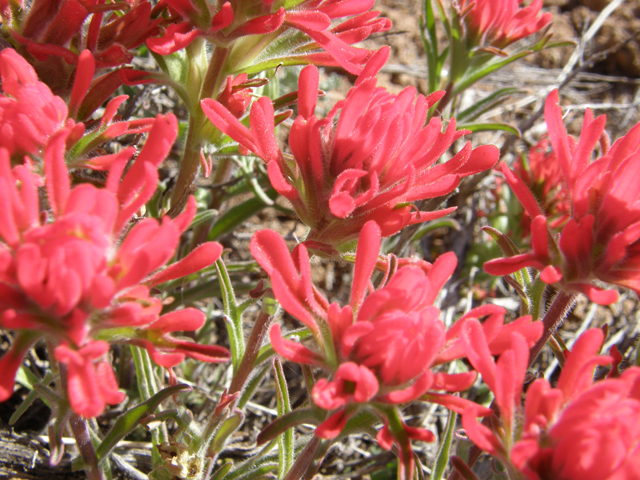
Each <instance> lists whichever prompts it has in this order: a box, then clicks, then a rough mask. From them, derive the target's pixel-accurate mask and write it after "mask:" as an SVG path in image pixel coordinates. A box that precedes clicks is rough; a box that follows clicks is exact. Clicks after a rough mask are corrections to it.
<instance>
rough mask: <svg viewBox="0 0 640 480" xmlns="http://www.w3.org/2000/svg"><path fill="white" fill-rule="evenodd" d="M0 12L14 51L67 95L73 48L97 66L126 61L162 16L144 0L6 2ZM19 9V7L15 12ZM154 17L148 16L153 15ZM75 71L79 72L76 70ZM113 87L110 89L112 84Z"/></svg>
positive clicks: (75, 60)
mask: <svg viewBox="0 0 640 480" xmlns="http://www.w3.org/2000/svg"><path fill="white" fill-rule="evenodd" d="M3 3H4V2H0V16H1V18H2V20H3V23H4V25H6V26H10V28H8V32H9V33H10V35H11V37H12V38H11V40H12V43H13V44H14V46H15V47H16V49H17V50H18V51H19V52H20V53H21V54H22V55H24V56H25V57H29V58H30V60H33V64H34V66H35V68H36V70H37V71H38V74H39V75H40V78H42V79H44V80H45V82H46V83H47V85H49V87H51V88H52V89H53V91H54V92H56V93H60V94H63V93H64V94H66V93H68V92H69V88H70V86H71V82H70V79H72V78H73V74H74V72H75V71H76V68H75V67H76V66H77V64H78V54H77V52H78V50H81V49H83V48H84V49H87V50H89V51H90V52H91V53H92V54H93V56H94V57H95V59H96V62H97V66H98V68H99V69H102V68H106V67H114V66H118V65H122V64H124V63H129V62H130V61H131V59H132V58H133V54H132V53H130V52H129V50H130V49H133V48H136V47H138V46H140V45H141V44H142V43H143V42H144V41H145V40H146V39H147V38H148V37H149V36H153V35H156V34H157V33H158V25H159V24H160V22H161V21H162V18H161V16H158V15H152V6H151V3H150V2H148V1H144V0H143V1H139V2H131V3H130V2H120V3H117V4H115V5H113V4H111V5H110V4H105V3H104V2H96V1H91V0H60V1H52V0H34V1H33V2H22V1H21V0H18V1H11V2H8V3H12V4H13V9H14V11H20V15H17V16H12V14H11V11H12V9H11V8H3ZM18 8H19V10H18ZM152 17H153V18H152ZM77 71H81V70H80V69H78V70H77ZM117 86H118V85H116V87H114V89H115V88H117Z"/></svg>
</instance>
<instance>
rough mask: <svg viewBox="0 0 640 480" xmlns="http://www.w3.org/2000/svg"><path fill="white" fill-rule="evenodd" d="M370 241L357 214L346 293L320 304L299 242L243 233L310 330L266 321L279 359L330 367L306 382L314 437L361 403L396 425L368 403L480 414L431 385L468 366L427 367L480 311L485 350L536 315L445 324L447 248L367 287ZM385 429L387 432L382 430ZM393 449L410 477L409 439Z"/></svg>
mask: <svg viewBox="0 0 640 480" xmlns="http://www.w3.org/2000/svg"><path fill="white" fill-rule="evenodd" d="M380 241H381V231H380V228H379V227H378V225H377V224H376V223H375V222H372V221H370V222H367V223H366V224H365V226H364V228H363V230H362V233H361V236H360V241H359V243H358V250H357V253H356V260H355V268H354V278H353V283H352V290H351V302H350V304H349V305H346V306H344V307H342V306H340V305H339V304H338V303H329V302H328V301H327V300H326V299H325V298H324V297H323V296H322V295H321V294H320V293H319V291H318V290H317V289H316V288H315V287H314V286H313V284H312V283H311V278H310V266H309V257H308V253H307V250H306V248H305V246H304V244H300V245H298V246H297V247H296V248H295V249H294V251H293V253H292V254H290V253H289V250H288V249H287V246H286V244H285V242H284V240H283V239H282V237H280V235H278V234H277V233H275V232H274V231H272V230H262V231H259V232H257V233H256V234H255V235H254V237H253V238H252V240H251V245H250V249H251V253H252V254H253V256H254V257H255V258H256V260H257V261H258V263H259V264H260V265H261V266H262V267H263V268H264V269H265V271H266V272H267V273H268V274H269V276H270V278H271V285H272V288H273V292H274V294H275V297H276V299H277V300H278V301H279V302H280V304H281V305H282V307H283V308H284V309H285V310H286V311H287V312H288V313H290V314H291V315H292V316H293V317H295V318H296V319H298V320H299V321H300V322H302V323H303V324H304V325H305V326H306V327H307V328H308V329H309V330H310V332H311V334H312V336H313V339H314V341H313V342H309V343H304V344H301V343H297V342H294V341H292V340H288V339H285V338H283V337H282V336H281V333H280V332H281V330H280V326H279V325H274V326H273V327H272V329H271V332H270V339H271V344H272V345H273V347H274V349H275V350H276V352H278V353H279V354H280V355H282V356H283V357H284V358H286V359H288V360H291V361H293V362H297V363H301V364H306V365H313V366H316V367H320V368H322V369H323V370H325V371H326V372H327V373H328V374H329V375H330V376H329V377H327V378H321V379H320V380H318V381H317V382H316V384H315V386H314V387H313V391H312V398H313V401H314V402H315V404H316V405H317V406H319V407H320V408H322V409H324V410H327V411H329V412H331V415H330V416H329V417H328V418H327V419H326V420H325V421H324V422H323V423H322V424H320V425H319V426H318V427H317V429H316V435H317V436H320V437H322V438H334V437H336V436H337V435H338V434H339V433H340V432H341V430H342V429H343V428H344V426H345V424H346V422H347V420H348V419H349V418H350V417H351V416H352V415H353V414H355V412H357V411H358V409H359V408H361V407H363V408H372V409H373V410H374V411H375V412H376V413H377V414H378V415H380V416H381V418H383V420H384V421H385V422H392V423H394V422H395V423H394V424H395V425H396V426H397V421H395V420H394V418H395V417H393V415H392V416H391V417H390V416H389V411H390V410H385V409H384V408H377V407H376V405H386V406H388V408H391V409H393V406H394V405H398V404H405V403H408V402H410V401H413V400H416V399H422V400H425V401H430V402H435V403H441V404H443V405H445V406H446V407H447V408H450V409H452V410H455V411H458V412H462V411H464V410H465V409H466V408H475V409H477V413H478V415H481V414H486V413H488V411H487V410H486V409H483V408H481V407H479V406H478V405H475V404H473V403H471V402H468V401H466V400H464V399H461V398H458V397H454V396H451V395H448V394H446V393H437V391H444V392H459V391H462V390H465V389H467V388H469V387H470V386H471V385H472V383H473V382H474V379H475V373H474V372H466V373H459V374H447V373H444V372H433V371H432V370H431V369H432V368H435V367H437V366H438V365H441V364H443V363H447V362H450V361H452V360H455V359H457V358H461V357H464V356H465V351H464V348H463V345H462V343H461V339H460V332H461V331H462V327H463V325H465V324H466V323H468V322H473V323H478V319H479V318H482V317H485V316H487V315H488V316H489V318H488V319H487V320H486V321H485V322H484V323H483V324H482V326H480V324H479V323H478V326H479V327H480V328H481V329H484V331H485V332H486V333H487V338H488V340H487V343H488V347H487V348H489V349H490V350H491V351H492V352H493V353H496V354H497V353H499V352H501V351H502V350H503V349H505V348H507V347H508V339H509V338H510V335H511V333H512V332H516V331H517V332H521V334H523V335H525V336H526V337H527V340H526V341H525V344H527V345H532V344H533V343H534V342H535V340H536V339H537V338H538V337H539V336H540V333H541V331H540V327H541V325H540V323H539V322H536V323H533V324H532V323H531V318H530V317H523V318H521V319H518V320H516V321H514V322H512V323H510V324H508V325H504V313H505V311H504V309H502V308H500V307H495V306H489V307H480V308H478V309H474V310H472V311H471V312H469V313H468V314H467V315H466V316H464V317H463V318H462V319H460V320H459V321H458V322H457V323H456V324H455V325H454V327H452V328H450V329H449V330H448V331H447V329H446V328H445V326H444V323H443V322H442V321H441V320H440V318H439V316H440V311H439V310H438V309H437V308H436V307H435V306H434V302H435V300H436V297H437V295H438V294H439V292H440V289H441V288H442V286H443V285H444V283H445V282H446V281H447V280H448V278H449V277H450V275H451V274H452V272H453V270H454V269H455V267H456V263H457V262H456V258H455V255H454V254H453V253H447V254H444V255H442V256H441V257H440V258H439V259H438V260H436V262H435V263H434V264H433V266H431V268H430V269H429V271H428V272H425V270H424V269H423V268H420V267H418V266H405V267H402V268H400V269H399V270H398V271H397V272H396V273H395V274H393V275H391V278H389V279H388V282H385V283H384V284H383V286H381V287H379V288H378V289H375V288H374V287H373V285H372V284H371V280H370V277H371V275H372V273H373V271H374V269H375V266H376V263H378V252H379V248H380ZM367 291H369V292H370V293H369V294H368V295H367ZM392 430H393V429H392ZM414 433H415V432H414ZM389 435H391V434H390V433H389V432H388V431H387V433H386V434H384V435H383V437H384V438H387V437H388V436H389ZM397 435H398V432H397V431H396V433H395V434H393V435H392V436H395V437H397V438H396V440H398V442H399V444H401V445H408V443H407V444H405V443H404V440H402V438H400V437H398V436H397ZM403 435H404V434H403ZM383 443H384V445H390V443H389V442H387V441H384V442H383ZM402 458H403V460H402V463H403V467H402V468H403V469H404V470H403V471H404V472H405V473H406V472H409V473H408V475H409V476H410V472H411V469H412V460H411V455H410V448H409V450H408V451H407V450H403V456H402Z"/></svg>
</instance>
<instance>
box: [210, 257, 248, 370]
mask: <svg viewBox="0 0 640 480" xmlns="http://www.w3.org/2000/svg"><path fill="white" fill-rule="evenodd" d="M216 270H217V271H218V278H219V279H220V288H221V290H222V301H223V303H224V315H225V320H226V326H227V332H228V334H229V343H230V346H231V363H232V365H233V373H234V374H235V373H237V371H238V367H239V366H240V362H241V361H242V356H243V355H244V350H245V345H244V332H243V330H242V309H241V308H239V306H238V302H237V300H236V296H235V293H234V292H233V283H232V282H231V279H230V278H229V272H227V268H226V267H225V265H224V262H223V261H222V260H221V259H220V260H217V261H216Z"/></svg>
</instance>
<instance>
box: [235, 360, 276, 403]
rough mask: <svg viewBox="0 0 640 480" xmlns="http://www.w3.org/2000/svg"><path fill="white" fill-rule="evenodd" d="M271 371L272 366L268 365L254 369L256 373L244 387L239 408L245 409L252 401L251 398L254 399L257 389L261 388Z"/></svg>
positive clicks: (253, 373)
mask: <svg viewBox="0 0 640 480" xmlns="http://www.w3.org/2000/svg"><path fill="white" fill-rule="evenodd" d="M270 369H271V366H270V365H269V364H268V363H267V364H265V365H263V366H262V367H260V368H257V367H254V371H253V372H252V375H251V377H250V378H249V381H248V382H246V383H245V385H244V389H243V390H242V395H241V396H240V400H238V408H244V407H245V405H246V404H247V403H248V402H249V400H251V397H253V394H254V393H255V391H256V389H257V388H258V387H259V386H260V384H261V383H262V381H263V380H264V377H265V376H266V375H267V373H268V372H269V370H270Z"/></svg>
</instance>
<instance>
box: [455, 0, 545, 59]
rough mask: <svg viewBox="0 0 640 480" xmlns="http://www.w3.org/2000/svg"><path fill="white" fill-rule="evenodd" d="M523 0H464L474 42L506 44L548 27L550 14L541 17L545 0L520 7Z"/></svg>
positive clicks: (466, 16) (462, 9)
mask: <svg viewBox="0 0 640 480" xmlns="http://www.w3.org/2000/svg"><path fill="white" fill-rule="evenodd" d="M522 1H523V0H463V1H462V2H461V4H460V7H459V9H460V12H461V15H462V17H463V19H464V22H465V24H466V26H467V29H468V30H469V35H468V38H469V39H470V40H471V42H472V43H473V44H474V45H480V46H487V47H488V46H492V47H495V48H499V49H502V48H505V47H507V46H508V45H511V44H512V43H514V42H517V41H518V40H520V39H522V38H524V37H528V36H529V35H533V34H534V33H536V32H537V31H538V30H541V29H542V28H544V27H546V26H547V25H548V23H549V22H550V21H551V14H550V13H545V14H543V15H542V16H540V17H538V14H539V13H540V9H541V8H542V0H533V1H532V2H531V4H530V5H529V6H528V7H524V8H523V7H521V6H520V5H521V4H522Z"/></svg>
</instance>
